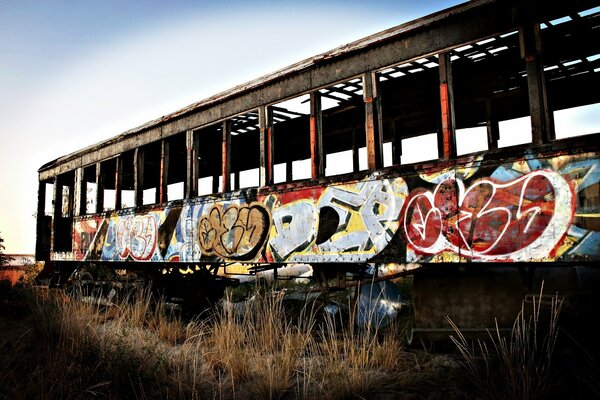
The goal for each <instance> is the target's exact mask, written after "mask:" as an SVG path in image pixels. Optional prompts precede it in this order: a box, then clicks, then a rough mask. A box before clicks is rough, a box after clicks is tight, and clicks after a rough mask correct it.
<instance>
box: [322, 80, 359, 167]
mask: <svg viewBox="0 0 600 400" xmlns="http://www.w3.org/2000/svg"><path fill="white" fill-rule="evenodd" d="M318 94H319V97H320V101H321V107H320V108H321V115H322V127H323V133H322V135H323V154H324V155H325V176H331V175H338V174H345V173H349V172H356V171H359V170H365V169H367V164H366V157H364V159H363V163H360V162H359V152H360V149H361V148H363V149H364V148H365V146H366V144H365V103H364V100H363V83H362V79H361V78H354V79H351V80H349V81H346V82H341V83H338V84H335V85H333V86H329V87H327V88H324V89H320V90H319V91H318ZM363 151H364V150H363Z"/></svg>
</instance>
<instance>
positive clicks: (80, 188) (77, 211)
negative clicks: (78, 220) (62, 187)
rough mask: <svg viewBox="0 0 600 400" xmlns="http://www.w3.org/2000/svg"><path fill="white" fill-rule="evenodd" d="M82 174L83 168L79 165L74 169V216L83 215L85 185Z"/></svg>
mask: <svg viewBox="0 0 600 400" xmlns="http://www.w3.org/2000/svg"><path fill="white" fill-rule="evenodd" d="M83 175H84V174H83V168H81V167H79V168H77V169H76V170H75V193H74V195H75V207H74V209H73V216H75V217H79V216H80V215H85V200H86V195H85V194H86V193H85V192H86V187H85V182H84V179H83Z"/></svg>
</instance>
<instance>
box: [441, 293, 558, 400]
mask: <svg viewBox="0 0 600 400" xmlns="http://www.w3.org/2000/svg"><path fill="white" fill-rule="evenodd" d="M542 294H543V284H542V287H541V290H540V294H539V296H536V298H534V300H533V302H532V303H531V309H529V308H528V307H526V303H525V301H523V303H522V305H521V311H520V312H519V314H518V316H517V318H516V319H515V322H514V324H513V327H512V330H511V332H510V335H509V336H503V335H502V334H501V333H500V329H499V328H498V326H497V322H496V330H495V331H488V337H489V341H484V340H478V341H477V342H476V343H475V345H474V346H473V343H471V342H469V341H468V340H467V339H466V338H465V336H464V335H463V334H462V332H461V331H460V328H459V327H458V326H456V324H454V323H453V322H452V320H450V319H448V322H449V323H450V325H451V327H452V328H453V330H454V332H455V333H456V337H454V336H451V339H452V341H453V342H454V344H455V345H456V347H457V348H458V350H459V352H460V353H461V355H462V357H463V362H462V364H463V366H464V367H465V368H466V369H467V371H468V372H469V375H470V377H471V379H472V380H473V383H475V385H476V386H477V387H478V388H479V390H480V391H481V393H482V394H483V395H484V396H485V397H486V398H489V399H523V400H527V399H543V398H546V396H547V395H548V393H549V390H550V387H551V385H550V384H551V382H550V379H551V377H552V375H551V372H552V361H553V356H554V350H555V347H556V341H557V337H558V332H559V330H558V318H559V315H560V311H561V308H562V303H563V300H562V299H560V298H559V297H558V295H554V296H551V300H550V304H549V306H548V307H547V308H548V309H547V310H546V311H548V315H542V313H541V311H542V308H544V306H543V303H542V299H543V298H544V296H543V295H542ZM542 322H544V323H542Z"/></svg>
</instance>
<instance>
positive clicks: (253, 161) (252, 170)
mask: <svg viewBox="0 0 600 400" xmlns="http://www.w3.org/2000/svg"><path fill="white" fill-rule="evenodd" d="M230 140H231V147H230V148H231V158H230V161H229V162H230V166H231V173H232V176H233V181H232V182H231V188H232V189H233V190H237V189H243V188H250V187H256V186H258V185H259V184H260V183H259V179H260V172H259V167H260V129H259V125H258V112H257V111H250V112H247V113H245V114H242V115H238V116H237V117H233V118H232V119H231V138H230Z"/></svg>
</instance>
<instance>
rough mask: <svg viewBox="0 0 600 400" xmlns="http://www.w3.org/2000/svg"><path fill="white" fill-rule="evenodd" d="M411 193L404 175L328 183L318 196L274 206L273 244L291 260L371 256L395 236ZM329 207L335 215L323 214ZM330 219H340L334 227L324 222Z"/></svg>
mask: <svg viewBox="0 0 600 400" xmlns="http://www.w3.org/2000/svg"><path fill="white" fill-rule="evenodd" d="M407 194H408V189H407V186H406V183H405V182H404V180H403V179H402V178H396V179H394V180H387V179H385V180H370V179H369V180H365V181H362V182H358V183H355V184H348V185H340V186H337V187H329V188H327V189H326V190H325V191H324V192H323V193H322V194H321V195H320V197H319V198H318V200H317V201H316V202H311V201H310V200H301V201H297V202H294V203H291V204H284V205H282V206H280V207H277V208H274V210H273V223H274V232H273V233H272V237H271V240H270V241H269V245H270V248H271V250H272V252H274V253H275V254H274V255H275V258H277V259H282V260H286V261H288V262H327V261H334V260H335V261H341V260H347V261H365V260H368V259H370V258H372V257H373V256H374V255H376V254H377V253H379V252H380V251H381V250H382V249H383V248H385V246H386V245H387V244H388V243H389V241H390V240H391V238H392V237H393V235H394V233H395V231H396V230H397V228H398V216H399V214H400V210H401V209H402V205H403V203H404V199H405V198H406V196H407ZM326 212H328V213H332V212H333V213H334V215H336V217H337V218H335V219H333V218H331V217H328V218H322V216H323V214H324V213H326ZM317 216H319V217H320V218H317ZM332 219H333V220H334V221H336V222H337V224H336V225H335V226H333V227H331V228H332V229H331V232H330V229H329V228H326V227H325V226H324V225H325V223H327V222H331V220H332ZM325 231H326V232H327V234H323V233H322V232H325Z"/></svg>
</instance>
